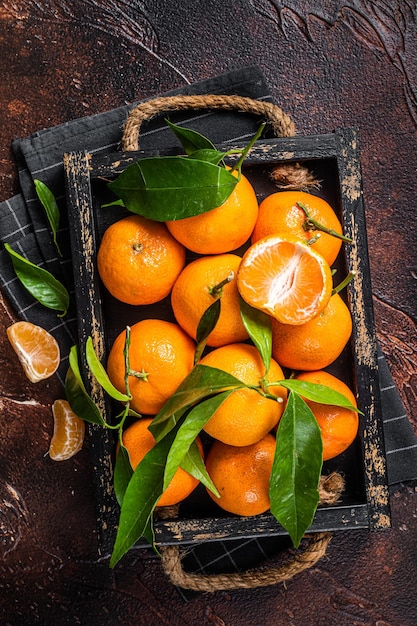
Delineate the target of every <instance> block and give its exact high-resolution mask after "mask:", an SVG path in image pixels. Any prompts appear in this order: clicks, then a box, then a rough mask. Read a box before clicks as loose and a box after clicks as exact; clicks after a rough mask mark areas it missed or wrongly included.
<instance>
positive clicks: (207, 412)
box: [165, 389, 234, 485]
mask: <svg viewBox="0 0 417 626" xmlns="http://www.w3.org/2000/svg"><path fill="white" fill-rule="evenodd" d="M233 391H234V390H233V389H231V390H228V391H223V392H222V393H218V394H216V395H214V396H211V397H209V398H208V399H207V400H203V401H202V402H200V403H199V404H197V405H196V406H194V407H193V408H192V409H191V410H190V412H189V413H188V414H187V416H186V418H185V419H184V421H183V422H182V424H181V426H180V427H179V429H178V432H177V435H176V437H175V439H174V442H173V444H172V446H171V448H170V451H169V453H168V457H167V463H166V469H165V481H166V482H165V484H166V485H167V484H168V483H169V482H170V481H171V480H172V477H173V476H174V474H175V472H176V471H177V469H178V467H179V466H180V465H181V466H182V467H183V469H185V468H184V466H183V465H182V463H183V460H184V457H185V455H186V454H187V453H188V451H189V449H190V446H191V444H192V443H193V442H194V441H195V439H196V437H197V435H198V434H199V433H200V432H201V430H202V428H203V427H204V426H205V425H206V424H207V422H208V421H209V419H210V418H211V417H212V415H213V414H214V413H215V411H217V409H218V408H219V406H220V405H221V404H223V402H224V401H225V400H226V398H228V397H229V396H230V394H231V393H233ZM187 471H188V470H187ZM190 473H192V472H190ZM193 476H194V473H193ZM196 478H197V476H196ZM199 480H202V477H201V476H200V477H199ZM203 482H204V480H203ZM210 483H211V481H210ZM211 484H212V483H211Z"/></svg>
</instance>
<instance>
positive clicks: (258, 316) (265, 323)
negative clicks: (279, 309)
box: [240, 298, 272, 372]
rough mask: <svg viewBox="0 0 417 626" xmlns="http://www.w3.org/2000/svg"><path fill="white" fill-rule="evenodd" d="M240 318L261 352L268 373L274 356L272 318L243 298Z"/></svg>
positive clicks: (241, 299)
mask: <svg viewBox="0 0 417 626" xmlns="http://www.w3.org/2000/svg"><path fill="white" fill-rule="evenodd" d="M240 316H241V318H242V321H243V325H244V327H245V328H246V332H247V333H248V335H249V337H250V338H251V340H252V342H253V343H254V344H255V346H256V347H257V349H258V350H259V352H260V355H261V357H262V361H263V364H264V365H265V370H266V372H268V370H269V367H270V365H271V354H272V324H271V318H270V316H269V315H267V314H266V313H264V312H263V311H259V310H258V309H255V308H254V307H251V306H250V305H249V304H248V303H247V302H245V301H244V300H243V298H240Z"/></svg>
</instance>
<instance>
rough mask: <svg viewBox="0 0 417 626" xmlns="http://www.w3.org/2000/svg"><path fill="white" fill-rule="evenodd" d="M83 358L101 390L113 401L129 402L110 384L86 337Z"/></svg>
mask: <svg viewBox="0 0 417 626" xmlns="http://www.w3.org/2000/svg"><path fill="white" fill-rule="evenodd" d="M85 356H86V360H87V363H88V367H89V368H90V370H91V373H92V374H93V375H94V376H95V378H96V379H97V381H98V382H99V383H100V385H101V386H102V387H103V389H104V390H105V391H106V392H107V393H108V394H109V396H110V397H111V398H114V399H115V400H119V401H120V402H129V400H130V397H129V396H128V395H126V394H125V393H121V392H120V391H119V390H118V389H116V387H114V385H113V384H112V383H111V381H110V379H109V377H108V374H107V372H106V370H105V369H104V367H103V365H102V363H101V362H100V359H99V358H98V356H97V354H96V352H95V350H94V346H93V340H92V338H91V337H88V339H87V342H86V346H85Z"/></svg>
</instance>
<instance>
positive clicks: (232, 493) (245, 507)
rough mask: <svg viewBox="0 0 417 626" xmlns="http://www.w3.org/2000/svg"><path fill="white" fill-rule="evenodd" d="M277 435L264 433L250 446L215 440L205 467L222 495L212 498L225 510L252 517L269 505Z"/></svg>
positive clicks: (210, 493) (209, 492)
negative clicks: (263, 435)
mask: <svg viewBox="0 0 417 626" xmlns="http://www.w3.org/2000/svg"><path fill="white" fill-rule="evenodd" d="M275 445H276V442H275V437H274V436H273V435H271V434H269V433H268V434H267V435H265V437H263V438H262V439H261V440H260V441H258V442H256V443H254V444H251V445H249V446H230V445H227V444H225V443H222V442H221V441H214V442H213V444H212V446H211V448H210V450H209V452H208V454H207V458H206V469H207V472H208V474H209V476H210V478H211V479H212V481H213V483H214V485H215V486H216V488H217V490H218V492H219V494H220V498H218V497H217V496H215V495H214V494H213V493H212V492H211V491H209V490H208V489H207V493H208V494H209V495H210V497H211V498H212V499H213V500H214V501H215V502H216V503H217V504H218V505H219V506H220V507H221V508H222V509H224V510H225V511H228V512H229V513H234V514H236V515H243V516H252V515H259V514H261V513H265V512H266V511H268V509H269V508H270V499H269V481H270V477H271V472H272V465H273V462H274V455H275Z"/></svg>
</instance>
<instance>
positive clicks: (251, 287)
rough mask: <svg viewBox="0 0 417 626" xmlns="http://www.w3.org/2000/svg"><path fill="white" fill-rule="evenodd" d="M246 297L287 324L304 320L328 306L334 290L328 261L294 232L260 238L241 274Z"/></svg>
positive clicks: (245, 257)
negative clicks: (292, 233)
mask: <svg viewBox="0 0 417 626" xmlns="http://www.w3.org/2000/svg"><path fill="white" fill-rule="evenodd" d="M237 286H238V290H239V292H240V295H241V296H242V298H243V299H244V300H245V301H246V302H247V303H248V304H250V305H251V306H253V307H255V308H257V309H260V310H261V311H264V312H265V313H267V314H268V315H271V316H272V317H273V318H275V319H277V320H278V321H280V322H282V323H285V324H294V325H297V324H304V323H305V322H308V321H309V320H311V319H313V318H314V317H316V316H317V315H318V314H319V313H320V312H321V311H322V310H323V309H324V307H325V306H326V304H327V303H328V301H329V298H330V296H331V293H332V288H333V279H332V272H331V269H330V266H329V264H328V263H327V261H326V260H325V259H324V258H323V257H322V256H321V254H318V253H317V252H315V251H314V250H313V249H312V248H311V246H309V245H308V244H307V243H305V242H303V241H301V240H300V239H299V238H297V237H295V236H294V235H288V234H283V235H282V234H277V235H270V236H268V237H264V238H263V239H260V240H259V241H257V242H256V243H254V244H252V245H251V246H250V247H249V248H248V250H247V251H246V252H245V254H244V255H243V258H242V261H241V264H240V266H239V271H238V274H237Z"/></svg>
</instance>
